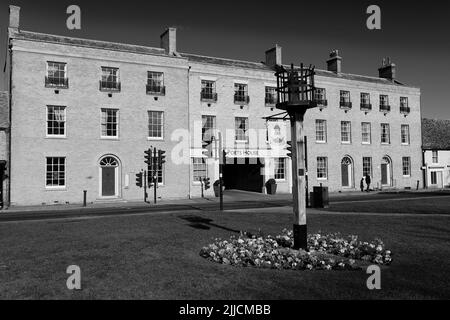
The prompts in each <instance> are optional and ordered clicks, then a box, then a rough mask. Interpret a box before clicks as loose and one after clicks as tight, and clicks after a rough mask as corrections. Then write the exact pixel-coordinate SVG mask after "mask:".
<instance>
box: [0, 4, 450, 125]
mask: <svg viewBox="0 0 450 320" xmlns="http://www.w3.org/2000/svg"><path fill="white" fill-rule="evenodd" d="M9 4H15V5H18V6H20V7H21V28H22V29H24V30H29V31H36V32H43V33H52V34H59V35H67V36H73V37H82V38H90V39H97V40H107V41H116V42H124V43H132V44H139V45H147V46H153V47H158V46H159V35H160V34H161V33H162V31H163V30H164V29H165V28H166V27H167V26H175V27H177V28H178V31H177V38H178V39H177V47H178V50H179V51H180V52H187V53H195V54H201V55H210V56H217V57H224V58H233V59H240V60H249V61H262V60H264V52H265V50H267V49H269V48H271V47H273V46H274V45H275V44H279V45H280V46H282V47H283V62H284V63H291V62H292V63H296V64H298V63H300V62H304V63H306V64H310V63H311V64H314V65H315V66H316V67H317V68H320V69H325V68H326V62H325V61H326V59H327V58H328V54H329V52H330V51H331V50H332V49H339V51H340V54H341V56H342V57H343V58H344V60H343V72H348V73H355V74H363V75H371V76H378V70H377V69H378V67H379V66H380V64H381V60H382V58H383V57H388V56H389V57H391V60H392V61H393V62H394V63H395V64H396V65H397V77H398V80H399V81H401V82H404V83H406V84H409V85H412V86H417V87H420V88H421V90H422V115H423V116H424V117H432V118H445V119H450V103H449V98H448V93H449V91H450V77H449V76H450V39H449V38H450V36H449V34H450V32H449V31H450V21H449V18H448V17H450V3H449V1H420V2H418V1H402V0H395V1H392V0H391V1H366V0H353V1H351V0H339V1H336V0H334V1H320V0H315V1H303V0H295V1H288V0H276V1H266V0H264V1H252V0H239V1H234V0H227V1H214V0H209V1H204V0H195V1H194V0H191V1H188V0H184V1H180V0H159V1H154V0H145V1H143V0H140V1H139V0H127V1H113V0H109V1H103V0H90V1H86V0H77V1H66V0H47V1H42V0H33V1H31V0H28V1H22V0H9V1H8V0H0V37H1V39H5V37H6V28H7V25H8V6H9ZM71 4H77V5H79V6H80V7H81V12H82V25H81V30H68V29H67V28H66V19H67V17H68V15H67V14H66V8H67V6H69V5H71ZM370 4H377V5H379V6H380V8H381V20H382V21H381V27H382V29H381V30H376V31H373V30H368V29H367V28H366V19H367V17H368V15H367V14H366V8H367V7H368V6H369V5H370ZM0 44H1V46H2V47H1V48H0V49H1V50H0V58H1V60H0V61H1V63H2V66H3V63H4V55H5V52H6V48H5V46H4V44H5V40H1V41H0ZM0 85H2V84H1V83H0ZM411 107H414V106H411Z"/></svg>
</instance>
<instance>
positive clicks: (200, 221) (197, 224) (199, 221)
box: [180, 215, 240, 233]
mask: <svg viewBox="0 0 450 320" xmlns="http://www.w3.org/2000/svg"><path fill="white" fill-rule="evenodd" d="M180 218H181V219H183V220H186V221H188V222H190V223H189V226H190V227H192V228H195V229H199V230H209V229H211V227H215V228H219V229H222V230H226V231H230V232H234V233H240V231H239V230H235V229H230V228H227V227H224V226H221V225H218V224H215V223H213V220H212V219H208V218H204V217H199V216H194V215H190V216H181V217H180Z"/></svg>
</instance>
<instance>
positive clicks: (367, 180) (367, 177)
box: [366, 175, 370, 192]
mask: <svg viewBox="0 0 450 320" xmlns="http://www.w3.org/2000/svg"><path fill="white" fill-rule="evenodd" d="M366 185H367V189H366V191H367V192H370V176H369V175H366Z"/></svg>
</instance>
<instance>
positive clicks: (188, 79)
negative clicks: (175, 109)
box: [187, 66, 192, 199]
mask: <svg viewBox="0 0 450 320" xmlns="http://www.w3.org/2000/svg"><path fill="white" fill-rule="evenodd" d="M190 75H191V66H189V68H188V71H187V111H188V115H187V120H188V133H189V134H188V141H189V142H188V145H189V150H188V156H189V165H188V168H189V173H188V181H189V190H188V191H189V194H188V197H189V199H191V191H192V190H191V188H192V181H191V172H192V168H191V166H192V161H191V147H192V146H191V143H192V141H191V134H190V133H191V117H190V115H191V111H190V103H189V101H190V99H191V96H190V88H191V85H190Z"/></svg>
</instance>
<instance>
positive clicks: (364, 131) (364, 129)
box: [361, 122, 372, 144]
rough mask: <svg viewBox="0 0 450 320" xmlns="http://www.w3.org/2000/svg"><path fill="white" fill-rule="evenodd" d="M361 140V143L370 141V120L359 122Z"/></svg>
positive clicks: (369, 142)
mask: <svg viewBox="0 0 450 320" xmlns="http://www.w3.org/2000/svg"><path fill="white" fill-rule="evenodd" d="M361 141H362V143H363V144H371V143H372V126H371V124H370V122H362V123H361Z"/></svg>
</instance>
